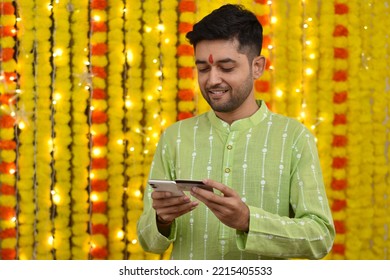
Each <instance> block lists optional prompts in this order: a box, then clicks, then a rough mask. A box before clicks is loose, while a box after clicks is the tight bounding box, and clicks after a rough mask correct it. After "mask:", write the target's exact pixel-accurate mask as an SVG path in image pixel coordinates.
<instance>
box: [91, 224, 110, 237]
mask: <svg viewBox="0 0 390 280" xmlns="http://www.w3.org/2000/svg"><path fill="white" fill-rule="evenodd" d="M92 234H103V235H104V236H108V228H107V226H106V225H103V224H97V225H92Z"/></svg>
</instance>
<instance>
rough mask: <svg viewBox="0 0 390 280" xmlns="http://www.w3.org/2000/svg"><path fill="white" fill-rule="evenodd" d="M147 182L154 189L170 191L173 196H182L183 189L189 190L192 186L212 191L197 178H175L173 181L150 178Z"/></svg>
mask: <svg viewBox="0 0 390 280" xmlns="http://www.w3.org/2000/svg"><path fill="white" fill-rule="evenodd" d="M148 183H149V185H151V186H152V188H153V189H154V190H155V191H165V192H171V193H172V194H173V195H174V196H182V195H184V192H183V191H190V190H191V188H192V187H197V188H201V189H204V190H208V191H211V192H212V191H213V188H212V187H209V186H206V185H205V184H203V182H202V181H199V180H183V179H177V180H174V181H173V180H155V179H150V180H149V181H148Z"/></svg>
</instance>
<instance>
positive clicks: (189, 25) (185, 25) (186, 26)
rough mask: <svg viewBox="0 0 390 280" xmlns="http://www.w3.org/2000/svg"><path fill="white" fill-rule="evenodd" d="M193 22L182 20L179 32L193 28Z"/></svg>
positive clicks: (185, 31)
mask: <svg viewBox="0 0 390 280" xmlns="http://www.w3.org/2000/svg"><path fill="white" fill-rule="evenodd" d="M192 27H193V24H192V23H188V22H180V23H179V28H178V29H179V32H180V33H187V32H189V31H191V30H192Z"/></svg>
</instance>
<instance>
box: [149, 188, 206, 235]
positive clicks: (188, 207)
mask: <svg viewBox="0 0 390 280" xmlns="http://www.w3.org/2000/svg"><path fill="white" fill-rule="evenodd" d="M151 197H152V200H153V203H152V207H153V208H154V210H156V220H157V226H158V228H159V230H160V232H161V233H163V232H162V230H163V228H165V229H166V228H167V227H169V226H170V224H171V223H172V222H173V220H174V219H176V218H178V217H180V216H182V215H184V214H186V213H188V212H190V211H192V210H193V209H195V208H196V206H198V204H199V202H198V201H191V199H190V198H189V197H188V196H186V195H183V196H172V194H171V193H170V192H160V191H154V192H152V195H151ZM163 234H164V233H163ZM164 235H165V234H164Z"/></svg>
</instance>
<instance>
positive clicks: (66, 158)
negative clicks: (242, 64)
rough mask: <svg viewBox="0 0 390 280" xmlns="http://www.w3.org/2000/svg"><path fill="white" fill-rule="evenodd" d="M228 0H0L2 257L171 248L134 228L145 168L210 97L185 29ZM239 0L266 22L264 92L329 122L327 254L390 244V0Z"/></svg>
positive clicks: (356, 255)
mask: <svg viewBox="0 0 390 280" xmlns="http://www.w3.org/2000/svg"><path fill="white" fill-rule="evenodd" d="M226 2H227V1H222V0H217V1H207V0H163V1H159V2H158V3H157V4H156V1H152V0H146V1H138V0H42V1H41V0H40V1H38V0H18V1H14V0H0V14H1V20H0V23H1V34H0V35H1V42H0V52H1V60H0V101H1V104H0V105H1V110H0V259H160V258H163V259H165V258H169V251H168V252H167V253H166V254H163V255H155V254H148V253H145V252H143V250H142V249H141V247H140V245H139V243H138V240H137V234H136V224H137V219H138V217H139V216H140V215H141V213H142V208H143V205H142V197H143V192H144V187H145V183H146V178H147V176H148V171H149V166H150V164H151V161H152V158H153V154H154V150H155V148H156V145H157V142H158V139H159V137H160V135H161V133H162V132H163V131H164V129H165V128H166V127H167V126H169V125H170V124H172V123H173V122H175V121H176V120H181V119H185V118H188V117H191V116H193V115H197V114H200V113H203V112H205V111H207V110H209V107H208V105H207V103H206V102H205V101H204V100H203V99H202V98H201V94H200V93H199V89H198V85H197V81H196V71H195V68H194V65H193V49H192V46H191V45H189V43H188V41H187V40H186V38H185V34H186V32H188V31H189V30H191V28H192V26H193V24H194V23H195V22H196V21H198V20H199V19H201V18H202V17H203V16H205V15H206V14H208V13H209V12H211V11H212V10H213V9H215V8H217V7H219V6H220V5H222V4H225V3H226ZM230 2H231V1H230ZM233 2H234V3H238V4H243V5H245V6H246V7H248V8H249V9H252V10H253V11H254V13H255V14H256V16H257V18H258V19H259V21H260V22H261V23H262V25H263V28H264V43H263V53H262V54H263V55H264V56H265V57H266V58H267V65H266V69H265V72H264V74H263V76H262V77H261V78H260V79H258V80H257V81H256V82H255V94H256V97H257V98H260V99H263V100H264V101H265V102H266V104H267V105H268V106H269V107H270V108H271V109H272V110H273V111H275V112H278V113H281V114H284V115H287V116H290V117H293V118H297V119H299V120H300V121H301V122H302V123H304V124H305V125H306V126H307V127H308V128H310V129H311V131H312V132H313V134H314V135H315V136H316V140H317V144H318V150H319V154H320V158H321V164H322V167H323V175H324V181H325V185H326V187H327V192H328V196H329V202H330V204H331V208H332V211H333V214H334V219H335V225H336V231H337V236H336V240H335V246H334V249H333V250H332V252H331V254H329V256H328V258H332V259H362V258H370V259H388V258H389V255H388V248H389V247H390V244H389V243H390V241H389V240H390V239H389V238H388V234H389V233H388V232H389V230H388V227H389V226H388V223H389V221H388V217H389V216H390V213H389V209H390V208H389V207H388V204H389V202H388V197H389V195H390V188H389V187H388V186H389V182H388V176H389V171H390V170H389V166H390V164H389V155H388V153H389V151H388V145H389V141H390V140H389V133H388V132H389V129H390V122H389V111H390V110H389V108H390V106H389V105H390V95H389V86H388V80H389V66H388V65H387V64H386V61H387V59H388V56H389V50H388V49H389V48H388V40H389V39H388V38H389V35H388V30H390V28H389V27H390V20H389V18H390V17H389V9H390V7H389V6H390V5H389V2H388V1H380V0H370V1H359V0H352V1H347V0H334V1H310V0H299V1H296V0H255V1H252V0H241V1H233ZM367 198H371V199H367ZM356 217H363V218H364V219H357V218H356ZM351 244H354V245H353V246H352V245H351Z"/></svg>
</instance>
